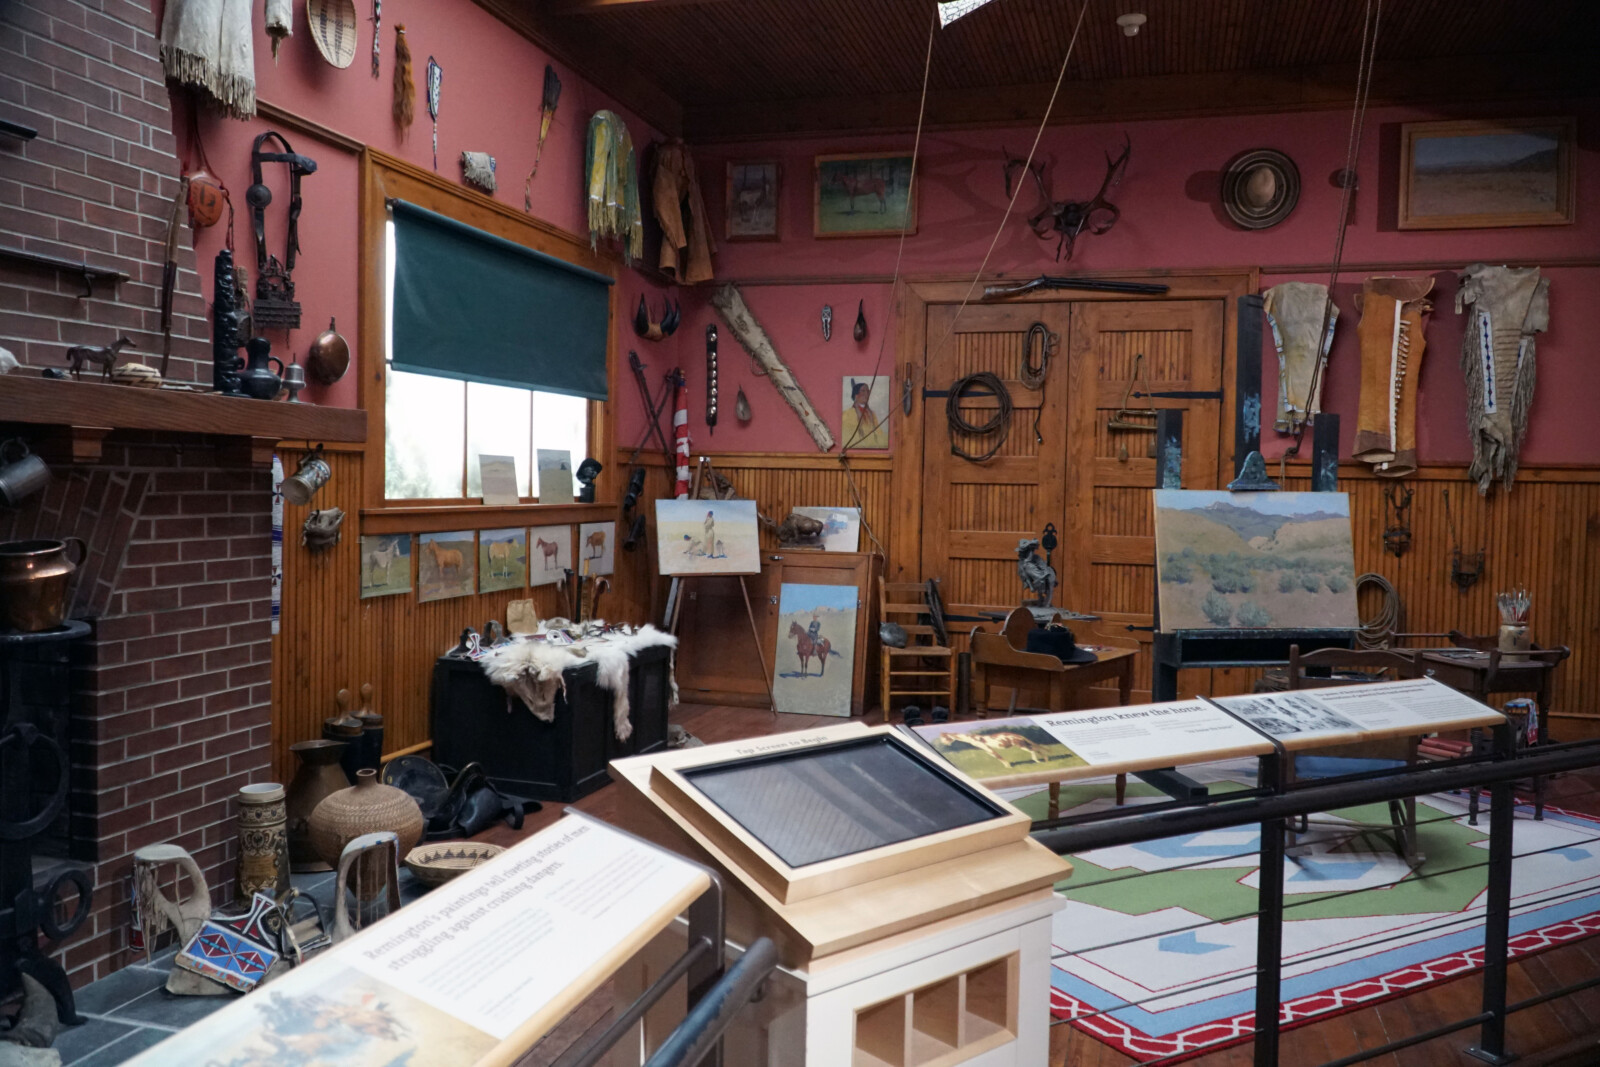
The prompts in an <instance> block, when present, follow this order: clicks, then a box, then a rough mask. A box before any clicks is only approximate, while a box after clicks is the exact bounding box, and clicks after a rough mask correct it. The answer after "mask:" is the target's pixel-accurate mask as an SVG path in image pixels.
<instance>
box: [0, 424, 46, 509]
mask: <svg viewBox="0 0 1600 1067" xmlns="http://www.w3.org/2000/svg"><path fill="white" fill-rule="evenodd" d="M9 455H15V456H16V458H15V459H8V458H7V457H8V456H9ZM0 464H4V466H0V502H4V503H5V505H6V506H7V507H13V508H14V507H16V506H18V505H19V504H20V503H22V501H23V500H24V499H25V498H27V497H29V496H32V495H33V494H34V493H37V492H38V491H39V490H41V489H43V488H44V487H45V486H46V485H47V484H49V482H50V468H49V467H47V466H45V462H44V460H42V459H40V458H39V457H38V456H36V455H34V454H33V453H32V452H30V451H28V445H27V443H26V442H25V441H23V440H22V438H20V437H13V438H12V439H11V440H9V441H7V442H6V443H5V444H3V445H0Z"/></svg>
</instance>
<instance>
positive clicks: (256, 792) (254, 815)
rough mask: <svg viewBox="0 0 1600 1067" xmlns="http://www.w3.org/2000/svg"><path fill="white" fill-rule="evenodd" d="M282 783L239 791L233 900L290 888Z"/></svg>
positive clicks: (270, 783)
mask: <svg viewBox="0 0 1600 1067" xmlns="http://www.w3.org/2000/svg"><path fill="white" fill-rule="evenodd" d="M286 823H287V817H286V814H285V805H284V791H283V786H281V785H279V784H278V783H277V782H265V783H261V784H258V785H247V786H243V787H241V788H240V790H239V875H238V878H237V880H236V882H235V890H234V899H235V900H236V901H238V902H239V903H241V904H245V903H248V902H249V901H250V899H251V898H252V897H254V896H255V894H256V891H257V890H260V891H262V892H264V893H271V894H273V895H274V896H276V895H277V894H280V893H285V892H287V891H288V889H289V839H288V835H287V834H286V833H285V832H284V830H285V825H286Z"/></svg>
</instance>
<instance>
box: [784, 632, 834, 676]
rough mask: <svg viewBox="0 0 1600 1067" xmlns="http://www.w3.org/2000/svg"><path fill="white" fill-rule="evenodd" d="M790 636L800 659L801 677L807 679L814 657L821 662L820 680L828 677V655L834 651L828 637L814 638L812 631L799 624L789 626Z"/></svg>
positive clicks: (818, 672) (819, 669)
mask: <svg viewBox="0 0 1600 1067" xmlns="http://www.w3.org/2000/svg"><path fill="white" fill-rule="evenodd" d="M789 636H790V637H792V638H794V651H795V655H797V656H799V657H800V677H802V678H804V677H806V675H807V674H808V673H809V671H810V670H811V657H812V656H816V657H817V658H818V659H819V660H820V661H821V666H820V667H819V668H818V670H817V676H818V677H819V678H821V677H826V676H827V673H828V653H829V652H831V651H832V650H833V645H832V643H831V642H829V640H828V639H827V638H826V637H815V638H814V637H812V636H811V633H810V631H808V630H807V629H806V628H805V627H804V626H801V625H800V624H799V623H797V622H791V623H790V624H789Z"/></svg>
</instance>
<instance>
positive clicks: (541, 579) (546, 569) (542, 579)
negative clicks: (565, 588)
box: [528, 526, 574, 585]
mask: <svg viewBox="0 0 1600 1067" xmlns="http://www.w3.org/2000/svg"><path fill="white" fill-rule="evenodd" d="M528 545H529V546H530V550H529V559H530V561H531V562H530V563H529V565H528V581H529V583H530V584H532V585H552V584H554V583H556V582H559V581H561V576H562V575H563V574H565V573H566V572H567V571H568V570H572V569H574V568H573V566H572V527H570V526H535V527H534V528H533V529H531V530H529V531H528Z"/></svg>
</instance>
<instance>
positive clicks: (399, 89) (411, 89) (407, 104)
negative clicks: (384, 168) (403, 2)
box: [394, 23, 417, 133]
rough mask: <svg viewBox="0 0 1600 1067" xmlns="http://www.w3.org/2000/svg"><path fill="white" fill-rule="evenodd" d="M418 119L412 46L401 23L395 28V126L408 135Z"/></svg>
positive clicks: (403, 24)
mask: <svg viewBox="0 0 1600 1067" xmlns="http://www.w3.org/2000/svg"><path fill="white" fill-rule="evenodd" d="M416 117H417V83H416V82H415V81H413V80H412V77H411V45H410V44H408V43H407V42H406V27H405V23H399V24H397V25H396V26H395V28H394V124H395V125H396V126H398V127H400V132H401V133H406V132H408V131H409V130H410V129H411V122H412V120H413V119H415V118H416Z"/></svg>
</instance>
